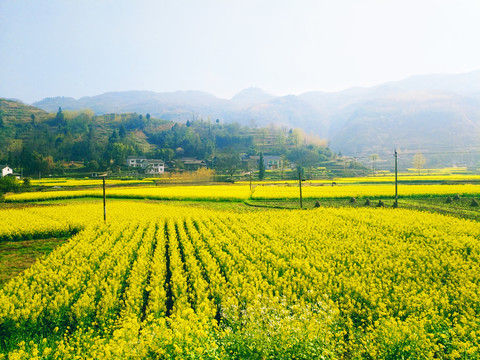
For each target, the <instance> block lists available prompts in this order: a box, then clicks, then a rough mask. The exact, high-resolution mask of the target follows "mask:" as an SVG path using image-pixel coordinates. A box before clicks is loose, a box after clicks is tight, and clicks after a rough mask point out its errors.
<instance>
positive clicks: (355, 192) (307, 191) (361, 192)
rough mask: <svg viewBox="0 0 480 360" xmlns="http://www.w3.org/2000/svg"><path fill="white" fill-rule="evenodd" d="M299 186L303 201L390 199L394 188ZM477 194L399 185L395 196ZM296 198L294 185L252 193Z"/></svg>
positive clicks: (470, 188)
mask: <svg viewBox="0 0 480 360" xmlns="http://www.w3.org/2000/svg"><path fill="white" fill-rule="evenodd" d="M306 185H307V186H302V196H303V197H304V198H306V199H318V198H349V197H393V196H395V188H394V186H393V185H341V186H309V185H308V184H306ZM479 193H480V187H479V186H478V185H472V184H465V185H399V186H398V195H399V196H400V197H409V196H419V195H421V196H425V195H426V196H431V195H433V196H438V195H454V194H469V195H477V194H479ZM298 197H299V188H298V187H297V186H257V187H256V188H255V190H254V192H253V195H252V198H253V199H295V198H298Z"/></svg>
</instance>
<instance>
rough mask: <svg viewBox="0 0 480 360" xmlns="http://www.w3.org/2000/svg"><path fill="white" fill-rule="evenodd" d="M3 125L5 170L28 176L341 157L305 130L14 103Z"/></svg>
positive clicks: (4, 106)
mask: <svg viewBox="0 0 480 360" xmlns="http://www.w3.org/2000/svg"><path fill="white" fill-rule="evenodd" d="M0 119H1V120H0V139H1V140H2V141H1V142H0V163H6V164H8V165H9V166H11V167H13V168H15V169H16V170H17V171H20V169H22V170H23V173H24V174H25V175H37V174H39V173H41V174H43V175H47V174H64V173H65V172H68V171H76V172H87V171H104V170H108V171H111V172H119V171H120V170H125V165H126V158H127V157H128V156H134V155H144V156H147V157H148V158H155V159H162V160H164V161H166V162H167V164H168V166H169V168H170V169H179V170H181V168H182V164H181V162H180V161H179V159H181V158H183V157H192V158H197V159H200V160H204V161H206V162H207V164H208V165H209V166H210V167H213V168H215V169H216V170H218V171H220V172H227V173H229V174H230V175H232V174H233V173H235V172H236V171H240V170H242V169H243V170H255V169H254V168H252V169H246V168H245V165H244V164H242V162H241V156H242V155H243V156H248V155H257V154H259V153H265V154H272V155H278V156H283V157H284V159H285V164H286V163H287V161H290V162H292V163H293V162H294V163H295V164H298V165H303V166H310V167H311V166H322V165H325V164H327V163H330V162H331V161H332V159H333V158H334V156H335V154H333V153H332V152H331V151H330V150H329V149H328V148H327V147H326V144H325V142H322V141H321V140H319V139H318V138H315V137H311V136H307V135H305V133H304V132H303V131H302V130H300V129H288V128H277V127H272V126H270V127H268V128H257V127H255V128H250V127H246V126H240V125H239V124H237V123H229V124H222V123H221V122H220V121H218V120H216V121H211V120H209V119H207V120H203V119H200V120H196V121H187V122H186V123H185V124H181V123H175V122H173V121H168V120H161V119H158V118H155V117H152V116H150V114H148V113H147V114H146V115H143V114H137V113H135V112H133V113H123V114H104V115H95V114H94V112H93V111H92V110H89V109H87V110H74V111H67V110H62V109H61V108H59V109H58V110H57V112H56V113H48V112H45V111H42V110H40V109H37V108H35V107H32V106H29V105H25V104H22V103H20V102H17V101H10V100H1V103H0Z"/></svg>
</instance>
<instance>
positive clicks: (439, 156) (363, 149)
mask: <svg viewBox="0 0 480 360" xmlns="http://www.w3.org/2000/svg"><path fill="white" fill-rule="evenodd" d="M34 105H35V106H38V107H40V108H42V109H44V110H46V111H56V109H58V107H59V106H61V107H62V108H68V109H80V108H91V109H94V110H95V111H96V112H97V113H99V114H101V113H105V112H111V111H122V112H134V111H136V112H143V113H145V112H147V111H149V112H150V113H151V114H152V116H156V117H159V118H162V119H167V120H172V121H177V122H183V123H185V122H186V121H188V120H190V121H191V120H192V119H199V118H202V117H203V118H208V117H211V118H212V119H217V118H218V119H220V121H221V122H225V123H231V122H237V123H239V124H241V125H248V126H255V125H256V126H260V127H262V126H268V124H276V125H277V126H280V127H281V126H285V127H287V128H292V127H299V128H302V129H304V130H305V131H306V132H308V133H310V132H311V133H314V134H316V135H317V136H319V137H320V138H322V139H327V140H328V141H329V146H330V147H331V148H332V149H333V150H334V151H337V152H342V153H343V154H344V155H349V156H352V157H356V158H358V159H367V161H368V158H369V157H370V156H371V155H374V154H378V155H380V156H382V157H383V158H387V157H388V158H391V155H392V153H393V150H394V148H397V149H399V150H401V151H402V153H403V154H404V156H402V158H401V160H402V161H404V163H402V166H408V165H407V163H410V166H411V162H412V157H413V154H414V153H416V152H423V153H424V154H425V156H426V161H427V166H429V167H444V166H468V167H472V168H477V167H478V164H479V163H480V156H479V154H478V150H477V148H478V145H479V142H478V140H477V139H478V137H479V135H480V71H474V72H471V73H466V74H460V75H423V76H413V77H411V78H408V79H405V80H402V81H397V82H390V83H385V84H381V85H378V86H374V87H370V88H351V89H347V90H344V91H340V92H332V93H327V92H321V91H312V92H308V93H304V94H300V95H298V96H295V95H287V96H281V97H275V96H272V95H269V94H267V93H265V92H263V91H262V90H260V89H255V88H251V89H246V90H243V91H241V92H240V93H239V94H237V95H235V96H234V97H233V98H232V99H231V100H226V99H219V98H217V97H215V96H213V95H211V94H208V93H205V92H200V91H178V92H172V93H154V92H147V91H127V92H112V93H106V94H102V95H97V96H92V97H83V98H81V99H78V100H75V99H72V98H65V97H59V98H47V99H44V100H42V101H39V102H38V103H34ZM427 153H428V154H427ZM459 153H461V154H462V156H458V154H459ZM405 161H406V162H405Z"/></svg>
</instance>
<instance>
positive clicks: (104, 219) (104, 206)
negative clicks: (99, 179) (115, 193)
mask: <svg viewBox="0 0 480 360" xmlns="http://www.w3.org/2000/svg"><path fill="white" fill-rule="evenodd" d="M103 222H104V223H105V224H106V223H107V206H106V202H105V176H104V177H103Z"/></svg>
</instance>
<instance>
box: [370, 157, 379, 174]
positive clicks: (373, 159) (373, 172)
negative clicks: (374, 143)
mask: <svg viewBox="0 0 480 360" xmlns="http://www.w3.org/2000/svg"><path fill="white" fill-rule="evenodd" d="M370 160H372V174H373V176H375V172H376V169H375V165H376V162H377V160H378V154H372V155H370Z"/></svg>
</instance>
